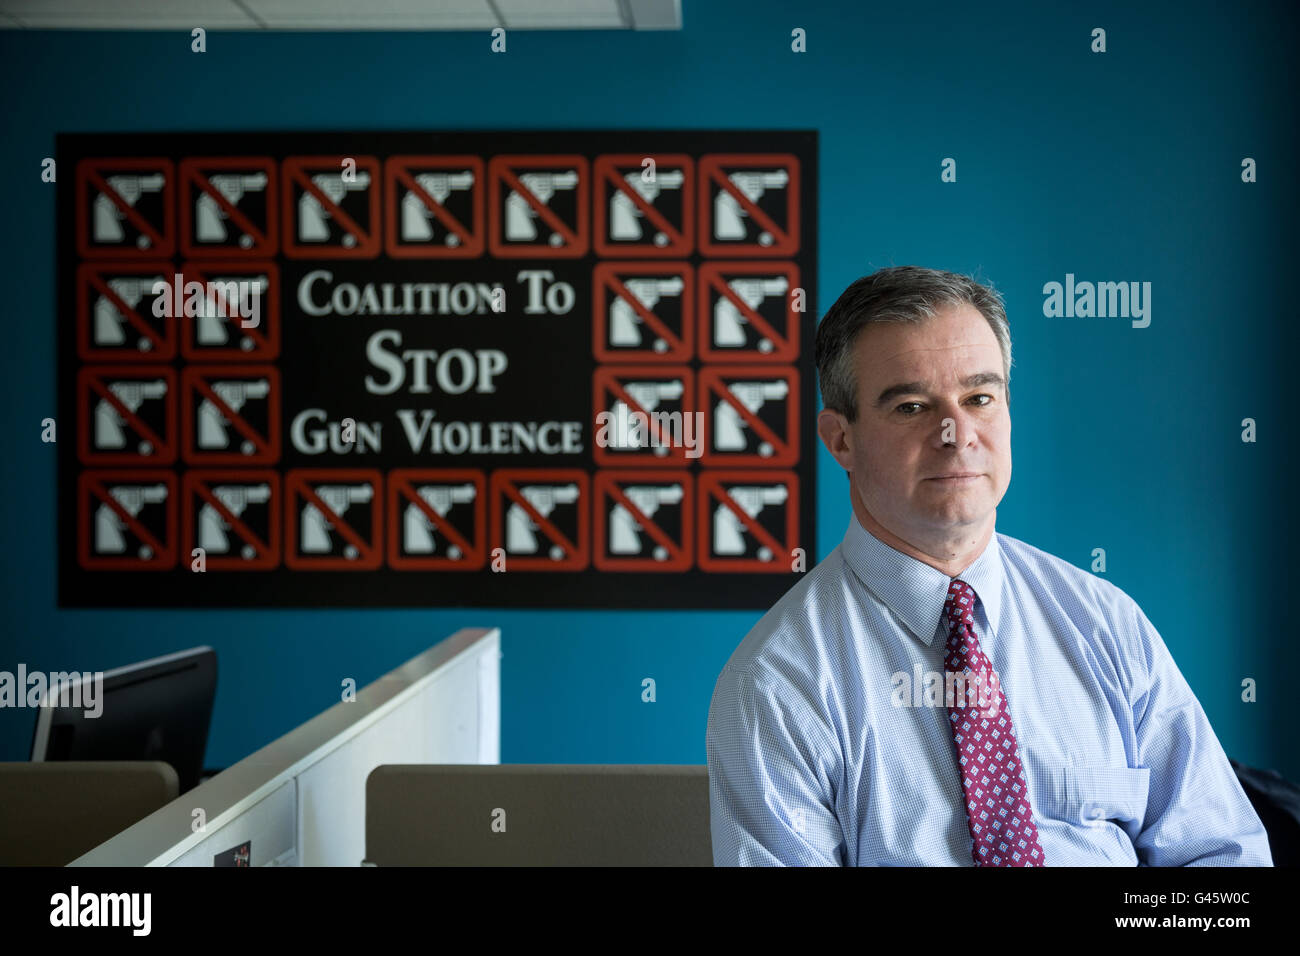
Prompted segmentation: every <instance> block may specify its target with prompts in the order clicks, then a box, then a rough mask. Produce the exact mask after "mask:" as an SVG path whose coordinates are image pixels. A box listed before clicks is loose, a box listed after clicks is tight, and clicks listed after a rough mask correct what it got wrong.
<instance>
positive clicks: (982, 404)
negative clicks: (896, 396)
mask: <svg viewBox="0 0 1300 956" xmlns="http://www.w3.org/2000/svg"><path fill="white" fill-rule="evenodd" d="M972 398H987V399H988V402H980V403H979V405H978V406H977V407H979V408H983V407H985V406H986V405H988V404H989V402H992V401H993V396H992V395H990V394H988V393H987V392H981V393H980V394H978V395H974V396H972ZM912 406H916V407H917V408H919V407H920V406H921V403H920V402H904V403H903V404H902V405H899V406H898V407H897V408H895V409H894V411H896V412H902V413H903V414H904V415H905V416H909V417H910V416H911V414H912V413H911V412H907V411H903V410H904V409H906V408H910V407H912Z"/></svg>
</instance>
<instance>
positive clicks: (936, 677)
mask: <svg viewBox="0 0 1300 956" xmlns="http://www.w3.org/2000/svg"><path fill="white" fill-rule="evenodd" d="M890 685H891V686H892V687H893V690H892V692H891V693H890V703H891V704H893V705H894V706H895V707H947V708H957V709H965V708H966V707H968V706H969V707H972V708H974V707H978V708H979V710H980V712H981V714H982V716H984V717H988V718H991V717H996V716H997V714H998V701H999V699H1000V697H1001V693H1000V691H1001V684H1000V682H999V680H998V674H997V671H992V670H981V671H972V670H971V669H970V668H967V669H965V670H962V671H925V672H924V673H923V672H922V670H921V665H920V664H914V665H913V666H912V673H911V674H909V673H908V672H907V671H895V672H894V673H893V675H892V676H891V677H890Z"/></svg>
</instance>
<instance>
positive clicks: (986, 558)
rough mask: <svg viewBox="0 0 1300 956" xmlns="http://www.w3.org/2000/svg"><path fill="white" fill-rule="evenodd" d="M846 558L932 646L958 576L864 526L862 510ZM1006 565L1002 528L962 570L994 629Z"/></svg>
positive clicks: (847, 540)
mask: <svg viewBox="0 0 1300 956" xmlns="http://www.w3.org/2000/svg"><path fill="white" fill-rule="evenodd" d="M840 547H841V549H842V551H843V553H844V558H845V560H846V561H847V563H848V565H849V567H850V568H852V569H853V573H854V574H856V575H857V576H858V578H859V579H860V580H861V581H862V583H863V584H865V585H866V586H867V588H868V589H869V590H870V591H871V593H872V594H874V595H875V596H876V597H877V598H879V599H880V600H881V601H882V602H884V604H885V605H886V606H887V607H888V608H889V609H890V610H891V611H893V612H894V614H895V615H896V616H897V617H898V618H899V620H901V621H902V622H903V623H904V624H905V625H907V629H908V630H910V631H911V632H912V634H913V635H915V636H916V638H917V639H918V640H920V641H921V642H922V643H924V644H926V645H927V646H928V645H929V644H931V643H933V641H934V638H935V635H936V634H937V633H938V631H939V625H940V623H941V622H942V621H941V619H942V618H943V605H944V602H945V601H946V600H947V599H948V585H949V584H950V583H951V581H952V579H951V578H949V577H948V575H946V574H944V573H943V572H942V571H940V570H939V569H937V568H932V567H930V565H928V564H925V563H924V562H922V561H918V560H917V559H916V558H913V557H911V556H910V555H906V554H903V552H901V551H898V550H895V549H894V548H892V547H890V546H889V545H887V544H885V543H884V542H883V541H881V540H880V539H879V538H877V537H876V536H875V535H873V534H871V533H870V532H869V531H867V529H866V528H864V527H862V523H861V522H859V521H858V516H857V515H856V514H854V513H852V512H850V515H849V529H848V531H847V532H845V535H844V541H843V543H842V544H841V545H840ZM1003 576H1004V571H1003V565H1002V551H1001V548H1000V546H999V545H998V534H997V531H994V532H993V534H991V535H990V536H989V543H988V545H987V546H986V547H985V548H984V551H983V552H982V553H981V554H980V556H979V557H978V558H976V559H975V560H974V561H972V562H971V564H970V565H969V566H968V567H967V568H966V569H965V570H964V571H962V573H961V574H959V575H957V577H959V578H961V579H962V580H963V581H965V582H966V583H967V584H969V585H970V586H971V587H972V588H974V589H975V594H976V597H977V598H978V602H979V603H980V604H982V605H983V606H984V614H985V617H986V618H987V619H988V622H989V626H990V627H991V628H992V629H993V633H994V634H996V633H997V631H998V620H999V617H1000V614H1001V610H1002V581H1003Z"/></svg>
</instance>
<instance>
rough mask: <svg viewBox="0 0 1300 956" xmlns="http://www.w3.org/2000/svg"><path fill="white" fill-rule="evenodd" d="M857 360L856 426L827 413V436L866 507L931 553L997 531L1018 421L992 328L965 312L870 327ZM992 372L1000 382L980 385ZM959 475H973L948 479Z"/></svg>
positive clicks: (856, 348)
mask: <svg viewBox="0 0 1300 956" xmlns="http://www.w3.org/2000/svg"><path fill="white" fill-rule="evenodd" d="M853 359H854V368H855V371H856V377H857V412H858V417H857V421H856V422H854V423H853V424H849V423H848V422H847V420H846V419H845V418H844V417H843V416H840V415H836V413H834V412H831V411H829V410H828V411H824V412H822V415H821V418H820V420H819V430H820V431H821V434H822V438H823V440H824V441H826V444H827V448H828V449H829V450H830V451H831V453H832V454H833V455H834V456H835V458H836V460H837V461H839V463H840V465H841V466H842V467H844V468H845V469H846V470H847V471H849V472H850V473H851V481H852V483H853V488H854V492H855V494H856V495H857V496H858V498H859V500H860V503H861V505H862V506H864V507H865V508H866V510H867V512H868V513H869V514H870V516H871V517H872V518H874V519H875V520H876V521H877V522H879V523H880V525H882V526H883V527H884V528H885V529H886V530H888V531H889V532H891V533H892V534H894V535H896V536H897V537H899V538H901V539H902V540H903V541H906V542H909V543H911V544H913V545H914V546H915V547H917V548H919V549H921V550H924V551H926V552H927V553H929V554H938V553H939V551H937V550H928V548H942V547H943V546H944V545H945V544H948V543H951V542H956V541H959V540H969V539H970V538H971V537H972V536H977V535H980V534H982V533H983V532H984V531H985V530H986V529H988V528H991V527H992V523H993V521H994V518H995V514H996V509H997V506H998V502H1000V501H1001V500H1002V496H1003V495H1004V494H1005V493H1006V490H1007V486H1008V485H1009V484H1010V483H1011V416H1010V414H1009V412H1008V410H1007V395H1006V388H1005V385H1004V383H1003V370H1002V352H1001V350H1000V349H999V348H998V341H997V337H996V336H995V335H994V334H993V329H992V328H991V327H990V326H989V324H988V321H987V320H986V319H985V318H984V317H983V316H982V315H981V314H980V313H979V311H978V310H977V309H975V308H974V307H973V306H969V305H963V306H959V307H951V308H949V309H947V310H945V311H942V312H939V313H938V314H936V315H935V317H934V318H933V319H930V320H927V321H925V322H923V323H921V324H917V325H912V324H902V323H892V322H890V323H877V324H873V325H868V326H867V327H866V328H864V329H863V330H862V331H861V332H860V333H859V334H858V337H857V339H856V341H855V342H854V344H853ZM985 373H988V375H989V376H991V377H992V380H985V381H980V380H978V379H976V378H974V377H975V376H984V374H985ZM828 416H831V417H830V418H829V419H828ZM955 473H962V474H973V475H974V477H968V478H957V479H951V478H945V477H942V476H947V475H952V474H955Z"/></svg>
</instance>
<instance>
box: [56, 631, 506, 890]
mask: <svg viewBox="0 0 1300 956" xmlns="http://www.w3.org/2000/svg"><path fill="white" fill-rule="evenodd" d="M500 657H501V632H500V631H499V630H498V629H497V628H465V629H463V630H460V631H457V632H456V633H455V634H453V635H452V636H451V637H449V638H447V639H446V640H444V641H441V642H439V643H438V644H435V645H434V646H433V647H431V648H429V650H427V651H425V652H424V653H423V654H420V655H419V656H417V657H414V658H412V659H411V660H409V661H407V662H406V663H405V664H403V665H402V666H401V667H398V668H397V669H396V670H393V671H390V672H389V673H387V674H385V675H384V676H383V677H381V678H379V679H378V680H376V681H375V682H374V683H371V684H369V685H367V686H366V687H364V688H362V689H361V690H359V691H358V692H357V695H356V699H355V700H354V701H340V702H339V703H337V704H335V705H334V706H333V707H331V708H330V709H329V710H327V711H325V712H324V713H322V714H320V715H319V716H317V717H314V718H313V719H311V720H309V721H308V722H307V723H305V724H303V725H302V726H300V727H298V728H297V729H295V730H293V731H291V732H290V733H288V734H285V735H284V736H283V737H281V738H280V739H278V740H276V741H273V742H272V743H270V744H268V745H267V746H265V747H263V748H262V749H261V750H259V751H257V752H256V753H254V754H252V755H250V756H249V757H247V758H245V759H244V760H241V761H240V762H239V763H237V764H235V765H234V766H232V767H230V768H229V769H227V770H225V771H223V772H222V773H219V774H217V775H216V776H215V777H212V778H211V779H210V780H207V781H205V782H204V783H202V784H200V785H199V786H198V787H196V788H194V789H193V790H190V791H189V792H188V793H185V794H182V795H181V796H180V797H179V798H178V799H176V800H173V801H172V802H171V803H168V804H167V805H166V806H164V807H162V808H160V809H159V810H157V811H155V812H154V813H152V814H150V815H149V816H147V817H145V818H144V819H143V820H141V821H140V822H139V823H136V824H135V825H133V826H131V827H128V828H127V829H126V830H123V831H122V832H121V833H119V834H118V835H117V836H115V837H113V838H112V839H110V840H108V841H106V842H105V843H102V844H100V845H99V846H98V847H96V848H95V849H93V850H91V851H90V852H89V853H86V854H85V855H83V856H81V857H78V858H77V859H76V860H74V861H73V862H72V863H71V864H70V865H71V866H214V865H250V866H358V865H360V863H361V861H362V858H363V857H364V856H365V795H366V779H367V777H368V776H369V774H370V772H371V771H372V770H374V769H375V768H376V767H378V766H379V765H381V764H408V763H409V764H496V763H500V760H501V734H500V710H501V708H500V688H501V680H500V677H501V669H500Z"/></svg>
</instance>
